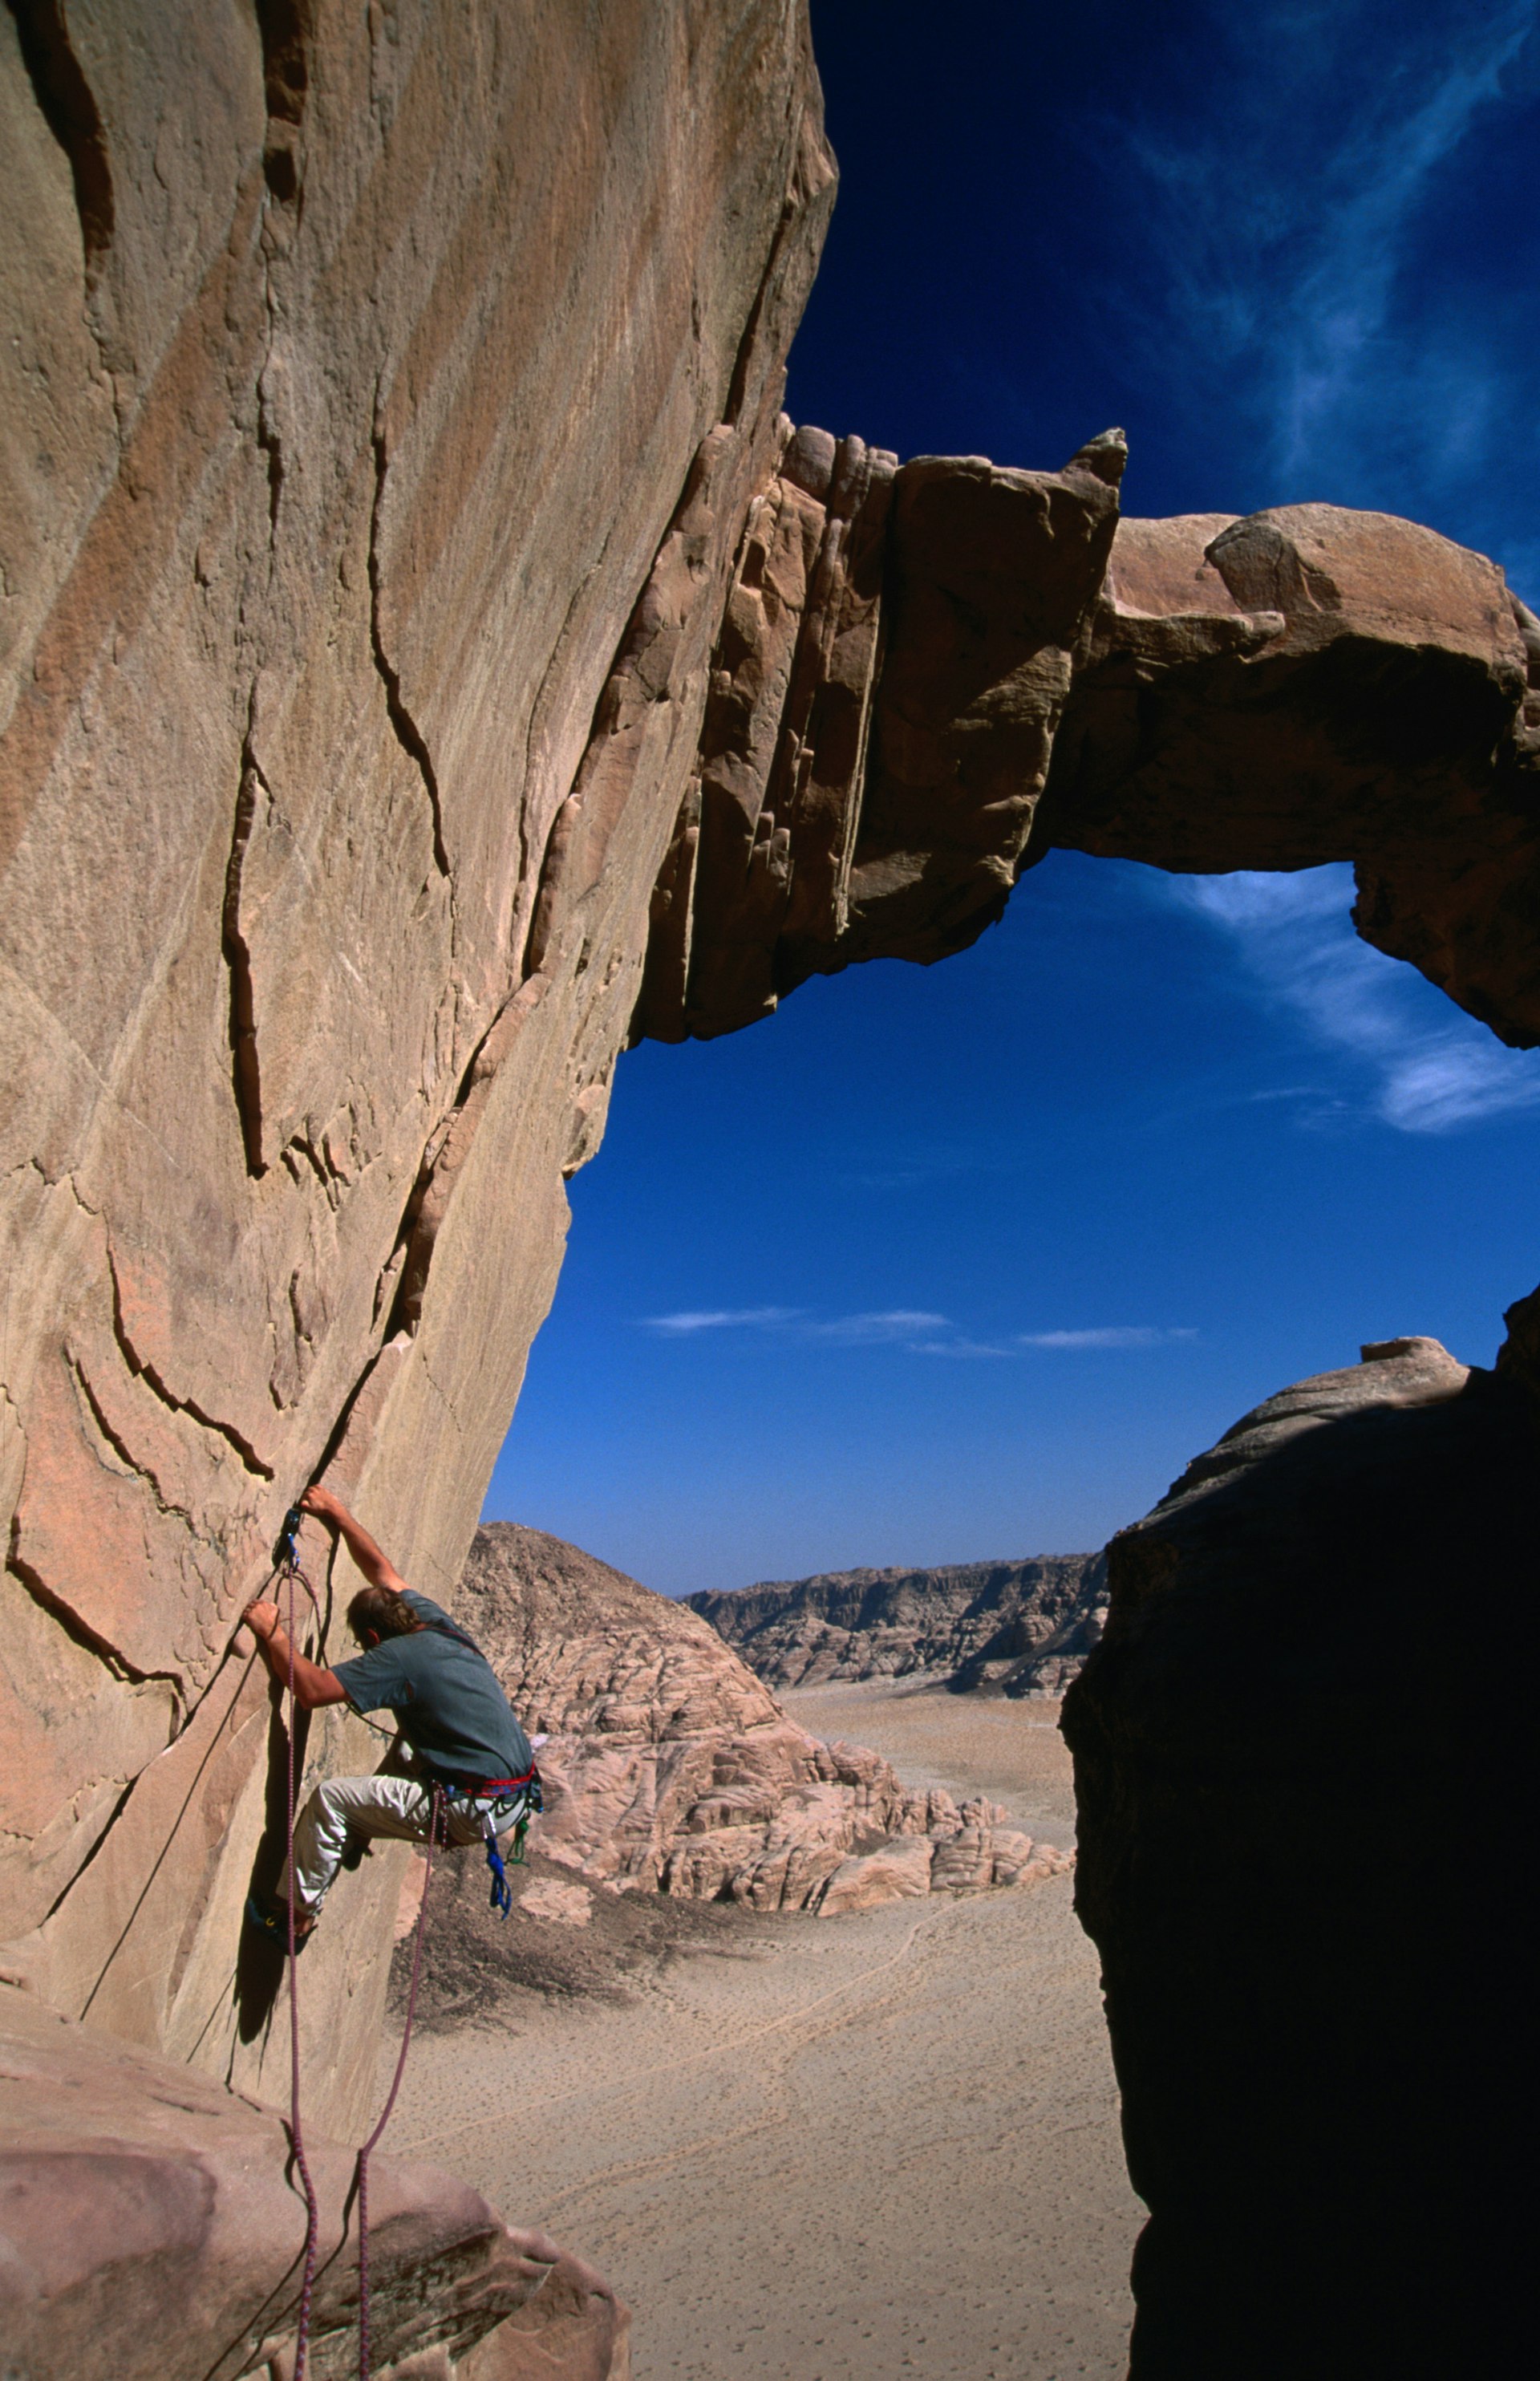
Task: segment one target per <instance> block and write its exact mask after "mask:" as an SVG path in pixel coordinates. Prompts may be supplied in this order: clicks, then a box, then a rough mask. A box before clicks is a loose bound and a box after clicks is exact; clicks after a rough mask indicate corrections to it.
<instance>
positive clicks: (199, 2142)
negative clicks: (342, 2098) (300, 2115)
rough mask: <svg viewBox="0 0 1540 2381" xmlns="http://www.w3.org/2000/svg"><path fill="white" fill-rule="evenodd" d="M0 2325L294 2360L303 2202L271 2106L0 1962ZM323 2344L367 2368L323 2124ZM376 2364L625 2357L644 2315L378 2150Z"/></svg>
mask: <svg viewBox="0 0 1540 2381" xmlns="http://www.w3.org/2000/svg"><path fill="white" fill-rule="evenodd" d="M0 2061H3V2065H0V2339H3V2343H4V2347H3V2353H4V2357H5V2368H6V2372H7V2373H11V2372H16V2373H18V2374H25V2375H28V2376H29V2381H96V2376H98V2375H100V2376H101V2381H108V2376H109V2375H110V2381H242V2376H250V2381H256V2376H257V2375H264V2376H268V2381H271V2376H273V2375H277V2374H280V2373H284V2372H287V2371H289V2370H290V2369H291V2366H292V2351H293V2343H294V2338H295V2320H296V2311H297V2293H298V2286H299V2270H298V2264H297V2253H298V2252H299V2249H300V2248H301V2247H302V2245H303V2241H304V2236H305V2208H304V2202H303V2199H302V2197H301V2196H300V2192H299V2185H298V2181H297V2180H296V2178H295V2176H294V2172H293V2167H292V2161H291V2157H290V2151H289V2141H288V2134H287V2127H286V2126H285V2124H284V2123H283V2122H282V2121H281V2120H280V2118H278V2116H277V2115H276V2114H275V2111H273V2110H271V2109H268V2108H264V2107H263V2106H261V2104H260V2103H259V2102H257V2101H254V2100H249V2099H247V2098H245V2097H244V2096H243V2095H242V2094H238V2093H234V2092H229V2091H226V2090H225V2089H224V2088H223V2086H221V2085H219V2084H217V2083H214V2082H212V2081H209V2080H207V2079H205V2078H204V2077H202V2076H199V2075H193V2074H189V2072H188V2071H187V2070H186V2069H185V2068H180V2067H174V2066H170V2065H167V2064H166V2063H165V2061H163V2060H160V2059H156V2058H151V2057H146V2056H145V2055H144V2054H143V2053H142V2052H139V2051H134V2050H130V2049H128V2047H127V2046H126V2045H123V2044H121V2043H116V2042H114V2041H112V2040H111V2039H110V2038H107V2037H104V2036H103V2035H100V2034H97V2033H91V2032H88V2031H87V2030H86V2029H85V2028H83V2027H80V2026H78V2025H75V2024H72V2023H71V2022H70V2021H68V2020H67V2019H66V2018H62V2017H59V2016H58V2015H56V2014H55V2012H54V2011H52V2010H49V2009H44V2008H43V2007H42V2006H41V2005H40V2004H38V2003H37V2002H36V2001H35V2000H34V1999H32V1998H31V1996H29V1995H26V1994H23V1993H18V1992H16V1991H14V1990H12V1989H9V1988H6V1987H4V1986H0ZM306 2153H307V2158H308V2162H309V2165H310V2169H311V2173H312V2178H313V2180H314V2183H315V2189H316V2194H317V2198H318V2200H319V2203H320V2210H321V2232H320V2253H319V2264H318V2267H317V2281H316V2289H315V2297H314V2302H313V2314H312V2351H311V2367H310V2369H311V2370H312V2373H314V2374H315V2375H316V2381H341V2376H342V2375H345V2374H349V2373H351V2372H353V2371H354V2370H355V2363H354V2359H355V2358H356V2355H357V2349H358V2342H357V2323H358V2243H357V2230H356V2216H354V2215H353V2214H352V2213H351V2210H352V2209H353V2207H354V2205H355V2204H356V2203H355V2201H354V2196H353V2180H354V2157H353V2153H352V2152H351V2151H350V2150H347V2149H344V2148H342V2147H341V2146H340V2145H339V2144H338V2143H335V2142H330V2141H327V2140H325V2139H324V2137H321V2136H319V2135H316V2134H314V2133H307V2137H306ZM369 2205H370V2240H369V2248H370V2282H371V2290H370V2303H371V2337H372V2340H373V2356H374V2370H375V2372H376V2374H378V2375H379V2376H380V2381H387V2376H394V2381H409V2376H418V2381H421V2376H424V2375H435V2376H438V2381H626V2376H627V2375H629V2370H630V2361H629V2314H628V2312H627V2310H626V2309H625V2308H624V2307H623V2306H622V2305H621V2304H620V2303H619V2302H617V2299H616V2298H615V2296H614V2294H613V2293H612V2292H611V2291H610V2290H609V2289H608V2288H607V2287H606V2285H605V2283H604V2282H602V2281H601V2280H600V2278H599V2277H598V2276H597V2275H596V2274H595V2273H593V2271H592V2270H591V2269H590V2268H589V2267H588V2266H586V2265H583V2264H582V2263H581V2261H580V2260H579V2259H577V2258H575V2257H573V2256H571V2255H569V2254H568V2253H567V2252H566V2251H565V2250H562V2249H559V2248H557V2246H556V2243H555V2242H554V2241H550V2240H548V2239H547V2238H546V2236H545V2235H544V2233H542V2232H535V2231H519V2230H516V2229H513V2228H510V2227H508V2226H507V2225H506V2224H504V2223H503V2221H502V2220H501V2218H500V2217H499V2216H497V2214H496V2213H495V2210H494V2209H493V2208H491V2207H490V2206H488V2204H487V2203H486V2201H485V2200H484V2199H483V2198H482V2197H481V2196H480V2194H479V2193H478V2192H474V2191H472V2190H471V2189H470V2188H469V2187H468V2186H467V2185H466V2184H464V2183H461V2182H457V2181H455V2180H453V2178H452V2177H451V2176H449V2175H446V2174H444V2173H442V2172H440V2170H439V2169H438V2168H437V2167H430V2166H420V2165H409V2166H408V2165H397V2164H396V2163H395V2162H394V2161H393V2160H391V2159H390V2158H388V2157H385V2156H378V2157H376V2158H374V2159H373V2160H372V2161H371V2165H370V2177H369Z"/></svg>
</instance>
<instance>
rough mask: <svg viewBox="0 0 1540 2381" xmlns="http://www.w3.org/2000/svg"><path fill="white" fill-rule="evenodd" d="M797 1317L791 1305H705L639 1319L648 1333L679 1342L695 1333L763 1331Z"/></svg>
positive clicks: (793, 1320)
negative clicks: (738, 1330)
mask: <svg viewBox="0 0 1540 2381" xmlns="http://www.w3.org/2000/svg"><path fill="white" fill-rule="evenodd" d="M797 1314H798V1309H797V1308H796V1307H794V1306H706V1307H687V1308H686V1309H685V1310H684V1312H683V1313H680V1314H646V1315H643V1316H642V1321H643V1323H644V1324H645V1325H646V1327H647V1329H648V1330H649V1331H664V1332H666V1333H667V1334H668V1335H669V1337H671V1338H677V1339H683V1338H688V1337H690V1335H691V1333H692V1332H695V1331H727V1330H733V1329H740V1328H743V1327H745V1326H747V1327H749V1328H757V1329H761V1330H764V1329H767V1328H769V1327H771V1326H773V1325H779V1324H787V1323H794V1322H795V1321H796V1319H797Z"/></svg>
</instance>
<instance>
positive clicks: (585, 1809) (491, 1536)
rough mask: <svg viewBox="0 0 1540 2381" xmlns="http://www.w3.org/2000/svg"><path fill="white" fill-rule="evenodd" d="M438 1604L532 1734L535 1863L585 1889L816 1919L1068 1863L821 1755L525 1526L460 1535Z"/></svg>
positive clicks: (853, 1748)
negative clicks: (458, 1558) (451, 1597)
mask: <svg viewBox="0 0 1540 2381" xmlns="http://www.w3.org/2000/svg"><path fill="white" fill-rule="evenodd" d="M456 1609H457V1610H458V1615H459V1617H460V1618H462V1619H463V1620H464V1622H465V1624H466V1626H467V1628H469V1629H470V1630H471V1631H472V1632H473V1634H474V1635H475V1638H476V1640H477V1642H478V1643H479V1644H480V1645H482V1646H483V1649H484V1650H485V1652H486V1654H487V1656H488V1659H489V1660H490V1661H491V1662H492V1664H493V1667H494V1668H495V1670H496V1672H497V1675H498V1677H499V1679H501V1681H502V1683H503V1686H504V1688H505V1689H506V1690H507V1694H508V1696H509V1698H510V1700H511V1701H512V1702H513V1703H514V1704H515V1706H516V1708H517V1709H518V1710H519V1713H520V1714H521V1715H522V1716H523V1718H524V1721H525V1724H526V1726H527V1727H529V1728H532V1729H534V1730H538V1731H539V1732H541V1733H542V1734H546V1735H548V1737H549V1741H548V1742H547V1743H546V1744H544V1746H543V1747H542V1748H541V1752H540V1765H541V1775H542V1777H543V1778H544V1781H545V1785H546V1789H547V1800H546V1811H545V1815H544V1818H543V1819H542V1820H541V1822H540V1830H539V1840H540V1849H541V1850H542V1851H543V1852H544V1854H546V1855H547V1856H548V1857H549V1858H551V1859H554V1860H557V1861H560V1862H564V1863H566V1864H568V1865H569V1866H570V1867H571V1868H572V1869H573V1871H574V1872H575V1873H576V1874H581V1876H583V1877H586V1878H588V1879H589V1880H591V1881H592V1882H593V1883H595V1884H600V1885H606V1886H615V1887H618V1888H619V1889H621V1890H628V1889H629V1890H635V1889H637V1888H639V1887H640V1888H642V1889H643V1890H658V1891H662V1892H664V1893H670V1894H681V1895H686V1896H689V1897H691V1898H694V1899H703V1900H716V1899H731V1900H734V1901H738V1902H740V1903H742V1904H743V1905H744V1906H745V1907H747V1908H750V1909H753V1910H781V1909H790V1910H815V1911H820V1912H821V1913H826V1914H828V1915H830V1916H833V1915H834V1914H835V1913H836V1912H837V1911H847V1910H860V1909H869V1908H874V1907H875V1906H876V1905H877V1904H878V1903H880V1902H883V1901H890V1900H894V1899H899V1898H901V1897H903V1896H905V1895H910V1894H922V1893H929V1892H932V1891H938V1892H939V1891H947V1892H959V1893H968V1892H982V1891H984V1890H985V1889H986V1888H987V1887H989V1886H1000V1885H1016V1884H1021V1883H1031V1882H1033V1881H1034V1880H1035V1879H1036V1878H1038V1877H1041V1876H1049V1875H1055V1874H1058V1873H1059V1871H1060V1870H1062V1869H1063V1868H1066V1867H1068V1866H1069V1865H1070V1861H1069V1856H1068V1855H1067V1854H1064V1853H1061V1852H1058V1851H1057V1850H1055V1849H1054V1847H1053V1846H1052V1845H1047V1844H1038V1845H1034V1844H1033V1841H1032V1838H1030V1837H1028V1836H1025V1835H1023V1834H1022V1833H1021V1830H1020V1829H1019V1828H1016V1827H1013V1826H1012V1825H1010V1822H1009V1818H1008V1813H1006V1812H1005V1811H1004V1810H1003V1809H1002V1808H1001V1807H1000V1806H999V1805H998V1804H996V1803H993V1802H990V1801H987V1800H986V1799H984V1798H982V1797H980V1798H975V1799H973V1800H971V1801H966V1802H964V1803H963V1804H962V1805H961V1806H960V1808H959V1806H958V1804H957V1803H955V1802H954V1801H953V1800H952V1797H951V1796H950V1795H949V1794H947V1793H946V1792H945V1791H942V1790H936V1789H933V1790H932V1791H930V1792H928V1793H911V1792H909V1791H907V1790H906V1789H905V1788H904V1787H903V1786H902V1785H901V1784H900V1783H899V1780H898V1776H897V1774H896V1772H895V1771H894V1769H893V1767H892V1765H891V1764H889V1763H888V1762H886V1761H885V1760H884V1759H883V1758H882V1756H881V1754H880V1753H876V1752H870V1751H868V1750H867V1749H866V1748H865V1747H864V1746H862V1745H856V1744H847V1743H837V1744H825V1743H821V1742H820V1741H819V1740H817V1739H816V1738H814V1737H813V1736H810V1735H809V1734H808V1732H807V1730H806V1729H805V1728H799V1727H798V1726H797V1725H796V1724H795V1722H793V1721H792V1720H790V1719H788V1717H787V1715H786V1714H785V1712H784V1711H782V1709H781V1707H780V1705H779V1704H778V1703H776V1699H775V1697H774V1696H773V1695H772V1694H771V1692H770V1691H769V1690H768V1688H767V1687H766V1686H765V1685H764V1683H763V1682H762V1681H761V1680H760V1679H757V1678H755V1676H754V1674H753V1672H752V1670H750V1669H749V1668H748V1667H746V1666H745V1665H744V1664H743V1663H742V1662H741V1661H739V1658H738V1655H737V1654H735V1653H733V1652H732V1651H731V1649H730V1648H729V1647H728V1646H727V1644H726V1643H724V1642H723V1640H722V1639H721V1638H720V1637H719V1636H718V1635H717V1633H716V1631H715V1630H714V1629H712V1628H711V1627H710V1626H709V1624H708V1623H707V1622H706V1621H704V1620H703V1619H701V1618H699V1617H698V1616H697V1615H696V1614H694V1613H693V1612H691V1611H690V1610H688V1609H687V1608H686V1607H685V1606H682V1605H680V1604H676V1603H673V1602H671V1601H670V1599H669V1598H668V1597H666V1596H662V1595H655V1594H654V1593H653V1592H652V1590H651V1589H649V1588H645V1587H642V1585H641V1584H640V1583H639V1582H638V1581H636V1580H633V1579H628V1578H627V1577H626V1575H625V1574H624V1572H622V1571H617V1570H612V1569H610V1567H609V1565H608V1564H607V1563H602V1562H599V1561H597V1560H595V1558H594V1557H593V1556H592V1555H586V1554H584V1553H583V1552H582V1551H581V1548H580V1547H577V1546H572V1545H567V1544H566V1543H565V1542H564V1541H563V1540H562V1539H560V1538H553V1537H549V1536H547V1535H546V1533H545V1532H544V1531H541V1530H529V1529H523V1528H520V1527H519V1526H518V1525H517V1524H516V1523H513V1522H507V1521H496V1522H493V1523H492V1524H490V1526H488V1527H487V1528H485V1529H482V1530H478V1531H477V1532H476V1536H475V1540H474V1543H473V1544H472V1545H471V1555H470V1558H469V1560H468V1562H467V1564H466V1569H465V1575H464V1577H463V1579H462V1580H461V1581H460V1584H459V1587H458V1590H457V1592H456Z"/></svg>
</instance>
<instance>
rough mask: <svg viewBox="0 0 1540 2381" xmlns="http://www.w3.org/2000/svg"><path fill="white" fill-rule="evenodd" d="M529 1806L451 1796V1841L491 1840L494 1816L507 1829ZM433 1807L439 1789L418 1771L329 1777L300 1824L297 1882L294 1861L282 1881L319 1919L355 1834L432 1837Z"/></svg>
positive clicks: (447, 1831) (446, 1829)
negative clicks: (489, 1833) (433, 1790)
mask: <svg viewBox="0 0 1540 2381" xmlns="http://www.w3.org/2000/svg"><path fill="white" fill-rule="evenodd" d="M522 1808H523V1798H522V1796H520V1795H518V1794H509V1795H502V1796H497V1795H482V1796H479V1797H478V1798H477V1799H475V1800H474V1801H469V1800H467V1798H466V1797H465V1796H464V1795H463V1794H457V1795H456V1796H455V1798H454V1800H453V1801H450V1800H449V1799H448V1798H447V1797H446V1799H445V1802H444V1825H443V1839H444V1840H446V1841H447V1842H449V1843H451V1844H479V1843H483V1842H484V1841H485V1838H486V1823H487V1820H488V1818H489V1817H490V1818H491V1820H492V1822H493V1825H494V1827H495V1829H496V1832H497V1833H498V1834H499V1835H501V1834H502V1833H503V1831H504V1829H505V1828H507V1827H511V1826H512V1825H514V1823H515V1821H516V1820H517V1819H518V1817H519V1813H520V1810H521V1809H522ZM432 1810H433V1796H432V1793H431V1791H430V1789H429V1788H428V1787H426V1786H424V1785H423V1784H422V1781H421V1780H420V1779H419V1778H416V1777H389V1776H384V1777H328V1778H327V1779H326V1780H325V1781H324V1784H323V1785H320V1786H317V1787H316V1789H315V1790H314V1792H313V1793H312V1794H311V1795H310V1796H309V1797H308V1799H307V1801H306V1802H305V1807H304V1809H303V1810H302V1811H301V1812H300V1813H299V1817H298V1819H297V1820H296V1821H295V1823H294V1866H293V1875H292V1882H291V1878H290V1871H289V1864H288V1862H287V1861H286V1862H285V1863H284V1873H283V1875H282V1876H281V1877H280V1878H279V1880H278V1892H279V1894H280V1896H281V1897H282V1899H284V1900H285V1901H288V1900H292V1901H293V1903H294V1906H295V1908H296V1910H299V1911H304V1912H305V1914H306V1915H307V1916H308V1917H313V1916H314V1915H315V1913H316V1911H318V1910H319V1909H320V1907H321V1905H322V1903H323V1902H324V1900H325V1899H326V1895H327V1893H328V1891H329V1890H330V1887H331V1885H332V1880H333V1879H334V1877H335V1876H336V1873H337V1870H338V1868H339V1867H340V1866H341V1864H342V1855H343V1853H344V1851H345V1850H347V1846H348V1837H349V1836H352V1837H355V1838H357V1837H359V1836H364V1837H371V1836H395V1837H404V1838H407V1840H408V1841H409V1842H412V1843H419V1844H421V1843H425V1842H426V1841H427V1838H428V1821H429V1816H430V1814H431V1813H432ZM296 1888H298V1890H296Z"/></svg>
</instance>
